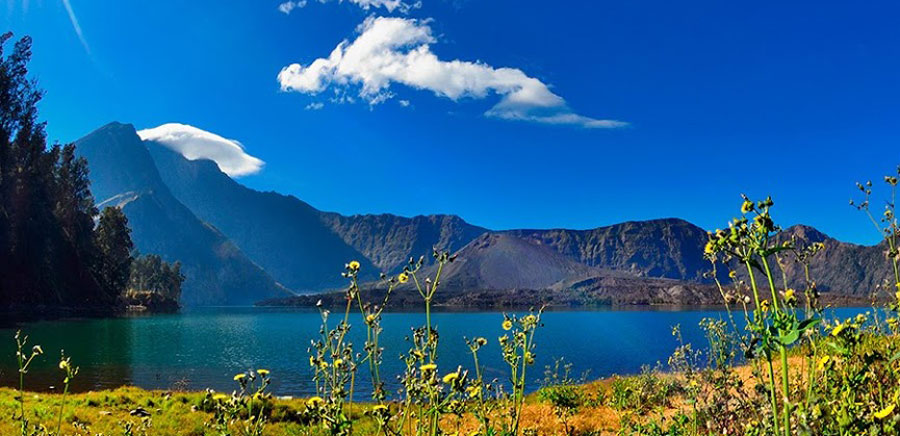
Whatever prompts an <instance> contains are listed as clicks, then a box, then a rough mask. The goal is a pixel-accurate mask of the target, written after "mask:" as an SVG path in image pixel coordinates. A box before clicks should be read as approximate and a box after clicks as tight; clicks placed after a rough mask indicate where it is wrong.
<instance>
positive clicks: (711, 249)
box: [703, 241, 716, 254]
mask: <svg viewBox="0 0 900 436" xmlns="http://www.w3.org/2000/svg"><path fill="white" fill-rule="evenodd" d="M715 251H716V247H715V245H714V244H713V241H709V242H707V243H706V246H705V247H703V252H704V253H706V254H712V253H714V252H715Z"/></svg>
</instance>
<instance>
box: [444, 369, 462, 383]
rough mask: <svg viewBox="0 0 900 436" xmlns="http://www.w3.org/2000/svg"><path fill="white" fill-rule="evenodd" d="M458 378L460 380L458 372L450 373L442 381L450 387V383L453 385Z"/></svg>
mask: <svg viewBox="0 0 900 436" xmlns="http://www.w3.org/2000/svg"><path fill="white" fill-rule="evenodd" d="M458 378H459V373H458V372H451V373H448V374H447V375H445V376H444V378H442V379H441V380H443V382H444V383H446V384H448V385H449V384H450V383H453V382H454V381H455V380H456V379H458Z"/></svg>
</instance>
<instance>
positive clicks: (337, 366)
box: [334, 359, 344, 368]
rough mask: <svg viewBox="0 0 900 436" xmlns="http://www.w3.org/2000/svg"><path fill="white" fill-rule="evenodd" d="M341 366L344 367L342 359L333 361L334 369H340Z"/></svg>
mask: <svg viewBox="0 0 900 436" xmlns="http://www.w3.org/2000/svg"><path fill="white" fill-rule="evenodd" d="M342 366H344V359H335V360H334V367H335V368H340V367H342Z"/></svg>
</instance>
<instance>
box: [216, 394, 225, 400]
mask: <svg viewBox="0 0 900 436" xmlns="http://www.w3.org/2000/svg"><path fill="white" fill-rule="evenodd" d="M226 398H228V395H225V394H215V395H213V400H216V401H224V400H225V399H226Z"/></svg>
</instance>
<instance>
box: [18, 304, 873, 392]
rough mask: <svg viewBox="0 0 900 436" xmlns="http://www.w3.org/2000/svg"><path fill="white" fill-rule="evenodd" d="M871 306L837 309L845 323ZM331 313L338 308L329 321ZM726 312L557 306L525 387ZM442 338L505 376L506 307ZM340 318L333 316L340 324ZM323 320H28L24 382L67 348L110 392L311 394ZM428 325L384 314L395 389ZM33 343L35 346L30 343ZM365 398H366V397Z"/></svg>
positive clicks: (253, 313) (457, 352) (647, 358)
mask: <svg viewBox="0 0 900 436" xmlns="http://www.w3.org/2000/svg"><path fill="white" fill-rule="evenodd" d="M866 310H871V308H839V309H833V310H832V311H831V312H830V313H829V315H830V316H838V317H841V318H844V317H848V316H852V315H855V314H857V313H861V312H865V311H866ZM332 317H333V318H334V315H333V316H332ZM724 317H725V312H723V311H721V310H718V309H672V308H668V309H653V308H643V309H631V310H619V309H608V310H585V311H551V312H547V313H545V314H544V318H543V320H544V327H543V328H541V329H539V330H538V332H537V336H536V344H537V350H536V351H537V361H536V364H535V366H534V367H532V369H530V374H531V376H530V377H529V387H530V388H531V389H534V388H535V387H536V386H537V384H538V382H539V381H540V379H541V378H542V377H543V372H544V368H545V366H546V365H549V364H551V363H553V362H554V359H556V358H560V357H565V359H566V361H567V362H570V363H572V365H573V372H574V373H576V374H581V373H583V372H585V371H589V378H600V377H607V376H610V375H612V374H634V373H638V372H640V370H641V366H642V365H655V364H656V363H657V362H662V364H663V365H665V363H666V360H667V359H668V357H669V355H671V353H672V351H673V350H674V349H675V347H676V346H678V343H677V342H676V340H675V338H674V337H673V336H672V333H671V331H672V326H674V325H681V326H682V332H683V337H684V340H685V342H689V343H692V344H693V345H694V346H695V347H698V348H701V349H702V348H704V345H705V343H706V340H705V339H704V336H703V332H702V330H701V329H700V327H699V326H698V323H699V322H700V321H701V319H703V318H716V319H720V318H724ZM432 319H433V322H434V324H435V325H436V328H437V329H438V331H439V333H440V338H441V339H440V348H439V366H440V368H441V370H440V372H441V373H443V372H448V371H451V370H453V369H455V368H456V366H457V365H462V366H463V368H471V367H472V359H471V354H470V353H469V350H468V348H467V347H466V344H465V342H464V340H463V337H469V338H473V337H477V336H483V337H485V338H487V339H488V341H489V343H488V345H487V347H485V348H483V349H482V351H481V352H480V353H479V358H480V359H481V361H482V364H483V365H484V367H485V377H486V378H494V377H496V378H499V379H501V380H503V378H504V377H505V376H506V374H507V372H506V370H505V369H506V368H505V364H504V363H503V362H502V360H501V357H500V352H499V346H498V343H497V337H498V336H500V335H502V334H503V333H504V332H503V330H502V328H501V325H500V324H501V322H502V320H503V314H502V313H500V312H438V313H434V314H433V315H432ZM331 321H332V324H334V322H336V320H335V319H332V320H331ZM351 322H352V323H353V329H352V330H351V334H350V339H351V340H352V341H353V342H354V344H355V347H354V349H355V350H356V351H358V352H362V351H363V342H364V337H365V329H364V327H363V325H362V323H361V322H362V320H361V319H360V318H359V316H358V315H357V316H356V317H355V318H353V319H352V321H351ZM320 323H321V318H320V316H319V313H318V312H317V311H315V310H307V309H283V308H256V307H246V308H200V309H190V310H185V311H184V312H182V313H180V314H174V315H153V316H141V317H123V318H111V319H85V320H66V321H42V322H35V323H28V324H25V325H23V326H21V328H22V330H23V331H24V332H25V333H26V334H28V335H29V337H30V342H29V344H30V345H33V344H40V345H41V346H42V347H43V349H44V351H45V353H46V354H44V355H43V356H41V357H40V358H39V359H40V360H39V361H37V362H36V363H35V364H34V367H33V369H32V370H30V371H29V374H28V377H27V380H26V387H27V388H28V389H31V390H47V389H48V387H49V386H52V385H57V386H58V385H59V384H60V378H61V377H60V374H59V373H60V371H59V370H58V369H56V363H57V362H58V356H59V354H58V353H59V350H60V349H65V352H66V354H67V355H69V356H71V357H72V361H73V363H74V364H75V365H77V366H80V367H81V372H80V373H79V375H78V377H77V378H76V380H75V384H74V386H73V388H74V389H75V390H78V391H83V390H88V389H103V388H114V387H117V386H121V385H136V386H139V387H142V388H148V389H173V388H181V389H191V390H202V389H205V388H207V387H208V388H212V389H215V390H218V391H226V392H230V391H231V390H232V389H234V387H235V383H234V382H233V381H232V377H233V376H234V374H236V373H238V372H241V371H243V370H246V369H248V368H267V369H269V370H271V374H272V378H273V383H272V392H274V393H276V394H279V395H306V394H309V393H310V392H312V390H313V386H312V384H311V383H312V382H311V377H310V373H311V371H310V368H309V361H308V356H309V355H308V354H307V348H308V347H309V344H310V340H311V339H314V338H315V337H316V336H317V334H318V331H319V326H320ZM424 323H425V317H424V314H423V313H417V312H394V313H386V314H385V315H384V320H383V322H382V325H383V326H384V330H385V331H384V333H383V336H382V344H383V346H384V347H385V351H384V366H383V368H384V372H383V374H386V375H389V377H384V379H385V381H388V382H391V383H392V386H396V381H395V379H394V377H395V376H396V375H398V374H399V373H400V372H401V371H402V369H403V364H402V363H401V362H400V360H399V359H398V356H399V355H400V354H401V353H404V352H406V351H407V350H408V349H409V345H408V343H407V342H406V341H405V336H406V335H408V334H409V333H410V329H411V327H413V326H421V325H424ZM14 333H15V329H0V353H2V354H0V384H3V385H5V386H15V385H16V384H17V383H18V382H17V379H16V367H15V357H14V356H15V343H14V340H13V335H14ZM30 345H29V350H30ZM357 386H358V388H359V390H361V391H363V392H365V391H367V390H368V389H367V388H369V387H370V381H369V379H368V367H367V366H365V365H362V366H361V367H360V372H359V376H358V380H357ZM357 398H362V396H358V397H357Z"/></svg>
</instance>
